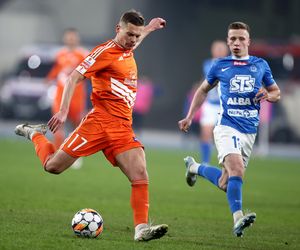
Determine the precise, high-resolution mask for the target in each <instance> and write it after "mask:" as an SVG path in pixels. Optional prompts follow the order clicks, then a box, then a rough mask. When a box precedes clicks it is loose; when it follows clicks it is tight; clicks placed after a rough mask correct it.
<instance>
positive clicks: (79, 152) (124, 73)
mask: <svg viewBox="0 0 300 250" xmlns="http://www.w3.org/2000/svg"><path fill="white" fill-rule="evenodd" d="M165 24H166V21H165V20H164V19H162V18H159V17H157V18H154V19H152V20H151V21H150V22H149V24H148V25H146V26H144V18H143V17H142V15H141V14H140V13H139V12H136V11H135V10H131V11H128V12H125V13H124V14H123V15H122V17H121V18H120V21H119V23H118V24H117V26H116V36H115V38H114V39H112V40H109V41H107V42H105V43H103V44H101V45H99V46H97V47H96V48H94V49H93V50H92V52H91V53H90V54H89V55H88V56H87V57H86V58H85V59H84V60H83V62H82V63H81V64H80V65H79V66H78V67H77V68H76V69H75V70H74V71H73V72H72V73H71V75H70V76H69V77H68V80H67V81H66V85H65V88H64V92H63V96H62V102H61V105H60V110H59V112H58V113H56V114H55V115H54V116H53V117H52V118H51V119H50V121H49V122H48V126H47V125H43V124H42V125H28V124H21V125H18V126H17V127H16V129H15V132H16V134H18V135H20V136H24V137H26V138H28V139H29V140H31V141H32V142H33V144H34V145H35V150H36V153H37V155H38V157H39V158H40V160H41V162H42V164H43V166H44V169H45V170H46V171H48V172H50V173H53V174H59V173H61V172H63V171H64V170H66V169H67V168H68V167H70V166H71V165H72V164H73V162H75V161H76V159H77V158H78V157H81V156H87V155H91V154H94V153H96V152H98V151H102V152H103V153H104V155H105V156H106V158H107V159H108V160H109V161H110V162H111V164H112V165H114V166H118V167H119V168H120V170H121V171H122V172H123V173H124V174H125V175H126V176H127V178H128V179H129V181H130V182H131V187H132V189H131V198H130V203H131V207H132V210H133V220H134V226H135V234H134V240H136V241H148V240H152V239H157V238H160V237H162V236H164V235H165V233H166V232H167V230H168V225H166V224H161V225H149V224H148V209H149V194H148V173H147V169H146V160H145V153H144V150H143V145H142V144H141V143H140V142H139V141H138V140H137V139H136V138H135V135H134V132H133V129H132V107H133V105H134V101H135V97H136V91H137V88H136V87H137V66H136V63H135V60H134V57H133V50H134V49H135V48H136V47H137V46H138V45H139V44H140V42H141V41H142V40H143V39H144V38H145V37H146V36H147V35H148V34H149V33H151V32H152V31H155V30H158V29H162V28H164V27H165ZM86 77H87V78H91V81H92V89H93V90H92V96H91V101H92V104H93V109H92V110H91V111H90V112H89V113H88V114H87V115H86V116H85V118H84V119H83V120H82V122H81V123H80V125H79V126H78V127H77V128H76V129H75V130H74V131H73V133H72V134H71V135H70V136H69V137H68V138H67V139H66V140H65V142H64V143H63V144H62V145H61V147H60V149H59V150H58V151H55V148H54V145H53V144H52V143H51V142H49V141H48V139H47V138H46V137H45V136H44V134H45V133H46V132H47V128H48V127H49V129H50V130H51V131H52V132H53V133H55V132H56V131H57V129H59V128H60V127H61V125H62V124H63V123H64V122H65V121H66V118H67V115H68V110H69V107H70V101H71V98H72V95H73V92H74V89H75V86H76V84H77V83H78V82H81V81H83V79H84V78H86Z"/></svg>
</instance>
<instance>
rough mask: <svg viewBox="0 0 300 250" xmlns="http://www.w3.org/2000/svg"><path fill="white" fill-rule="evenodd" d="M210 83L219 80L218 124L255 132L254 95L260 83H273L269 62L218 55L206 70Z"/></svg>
mask: <svg viewBox="0 0 300 250" xmlns="http://www.w3.org/2000/svg"><path fill="white" fill-rule="evenodd" d="M206 79H207V81H208V83H209V84H211V85H212V84H214V83H215V82H216V81H219V85H218V88H219V93H220V102H221V110H220V116H219V119H218V123H217V124H221V125H226V126H230V127H232V128H235V129H237V130H238V131H240V132H242V133H256V132H257V126H258V124H259V110H260V103H255V102H254V97H255V95H256V93H257V92H258V90H259V89H260V88H261V87H262V86H266V87H267V86H270V85H272V84H274V83H275V81H274V79H273V76H272V72H271V69H270V67H269V65H268V63H267V62H266V61H265V60H263V59H262V58H258V57H255V56H248V57H246V58H243V59H237V58H235V57H233V56H228V57H224V58H220V59H217V60H216V61H215V62H214V64H213V65H212V67H211V69H210V71H209V72H208V74H207V76H206Z"/></svg>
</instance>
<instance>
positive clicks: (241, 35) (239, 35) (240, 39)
mask: <svg viewBox="0 0 300 250" xmlns="http://www.w3.org/2000/svg"><path fill="white" fill-rule="evenodd" d="M227 45H228V46H229V49H230V51H231V53H232V54H233V55H234V56H236V57H244V56H247V55H248V47H249V45H250V38H249V33H248V31H247V30H244V29H238V30H234V29H231V30H229V31H228V37H227Z"/></svg>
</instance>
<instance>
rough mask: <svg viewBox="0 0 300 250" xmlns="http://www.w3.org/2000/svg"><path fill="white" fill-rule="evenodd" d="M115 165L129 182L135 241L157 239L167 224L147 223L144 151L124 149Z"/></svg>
mask: <svg viewBox="0 0 300 250" xmlns="http://www.w3.org/2000/svg"><path fill="white" fill-rule="evenodd" d="M115 158H116V161H117V165H118V166H119V168H120V169H121V171H122V172H123V173H124V174H125V175H126V176H127V178H128V179H129V181H130V182H131V187H132V189H131V199H130V203H131V206H132V209H133V217H134V226H135V236H134V239H135V240H136V241H148V240H153V239H158V238H160V237H162V236H164V235H165V233H166V232H167V230H168V226H167V225H165V224H162V225H156V226H154V225H153V226H152V225H149V224H148V210H149V191H148V173H147V169H146V160H145V153H144V150H143V149H142V148H141V147H138V148H132V149H129V150H126V151H124V152H122V153H120V154H118V155H117V156H116V157H115Z"/></svg>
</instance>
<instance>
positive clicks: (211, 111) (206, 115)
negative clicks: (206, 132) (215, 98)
mask: <svg viewBox="0 0 300 250" xmlns="http://www.w3.org/2000/svg"><path fill="white" fill-rule="evenodd" d="M201 110H202V113H201V117H200V121H199V122H200V124H201V125H212V126H214V125H216V124H217V120H218V114H219V110H220V105H218V104H211V103H209V102H205V103H204V104H203V106H202V109H201Z"/></svg>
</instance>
